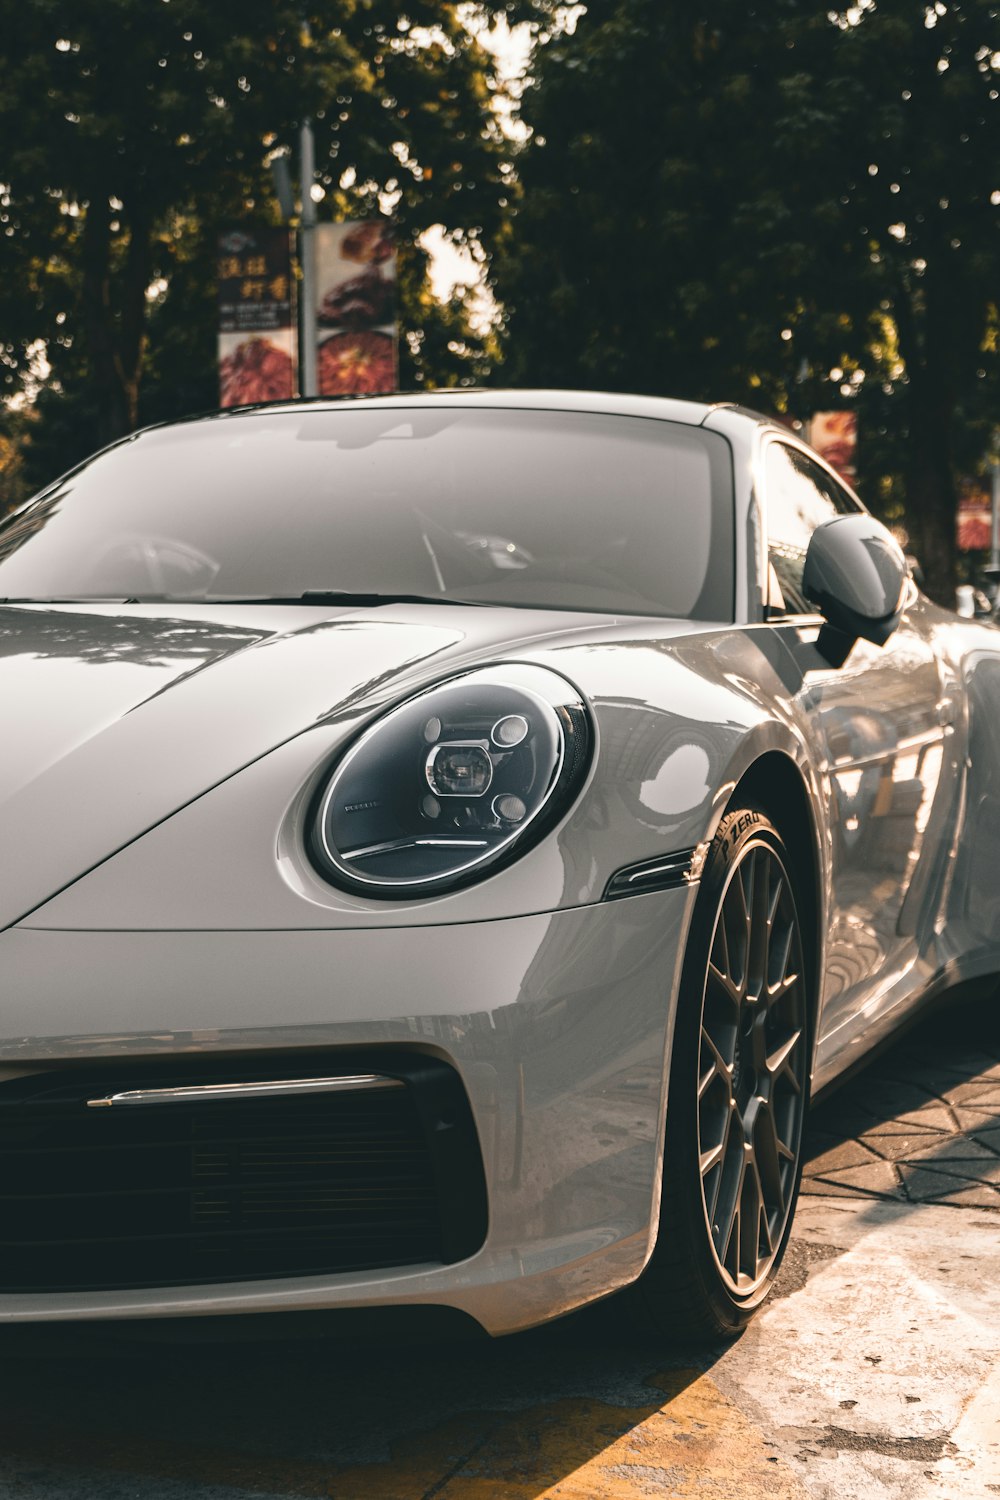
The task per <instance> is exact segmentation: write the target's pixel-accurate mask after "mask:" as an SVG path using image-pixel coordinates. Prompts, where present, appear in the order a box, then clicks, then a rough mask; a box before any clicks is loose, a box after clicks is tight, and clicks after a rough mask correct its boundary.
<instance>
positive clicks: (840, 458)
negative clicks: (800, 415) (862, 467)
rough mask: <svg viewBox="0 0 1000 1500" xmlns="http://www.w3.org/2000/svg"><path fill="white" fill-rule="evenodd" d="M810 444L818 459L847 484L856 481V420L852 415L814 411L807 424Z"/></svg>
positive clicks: (841, 412)
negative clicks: (823, 459) (822, 459)
mask: <svg viewBox="0 0 1000 1500" xmlns="http://www.w3.org/2000/svg"><path fill="white" fill-rule="evenodd" d="M809 441H810V443H811V444H812V446H813V447H814V448H815V449H816V452H817V453H818V454H819V455H820V457H821V458H825V459H826V461H827V463H828V464H829V465H830V468H831V469H833V470H835V471H836V473H838V474H839V475H840V477H841V479H846V480H847V483H848V484H854V483H855V482H856V480H857V477H858V470H857V452H858V418H857V413H856V412H853V411H817V412H814V413H813V417H812V420H811V422H810V423H809Z"/></svg>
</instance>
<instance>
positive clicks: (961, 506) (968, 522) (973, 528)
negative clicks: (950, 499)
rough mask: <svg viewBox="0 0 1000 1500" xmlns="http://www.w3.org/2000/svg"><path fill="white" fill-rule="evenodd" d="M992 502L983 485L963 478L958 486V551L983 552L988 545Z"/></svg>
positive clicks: (956, 538)
mask: <svg viewBox="0 0 1000 1500" xmlns="http://www.w3.org/2000/svg"><path fill="white" fill-rule="evenodd" d="M992 520H993V502H992V499H991V497H990V495H989V493H988V491H987V490H986V488H985V487H984V485H983V484H982V483H981V482H979V481H977V480H975V479H963V480H962V481H961V482H960V483H959V486H958V516H957V531H956V537H955V540H956V543H957V545H958V550H959V552H985V551H986V549H987V548H988V547H989V545H990V533H991V525H992Z"/></svg>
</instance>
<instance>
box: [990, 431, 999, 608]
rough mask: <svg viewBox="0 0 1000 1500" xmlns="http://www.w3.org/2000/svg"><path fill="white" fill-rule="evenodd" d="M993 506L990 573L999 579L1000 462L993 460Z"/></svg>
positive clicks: (991, 515) (991, 513)
mask: <svg viewBox="0 0 1000 1500" xmlns="http://www.w3.org/2000/svg"><path fill="white" fill-rule="evenodd" d="M992 473H993V506H992V510H991V512H990V572H991V573H992V574H993V577H994V579H998V578H1000V460H997V459H994V460H993V465H992Z"/></svg>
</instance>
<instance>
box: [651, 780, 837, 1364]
mask: <svg viewBox="0 0 1000 1500" xmlns="http://www.w3.org/2000/svg"><path fill="white" fill-rule="evenodd" d="M794 878H795V872H794V869H793V866H792V863H791V860H790V858H789V855H788V851H787V850H786V848H785V845H784V843H783V842H782V839H781V835H780V834H779V832H778V830H777V828H776V827H775V826H774V824H773V823H772V822H771V820H770V818H768V816H767V814H766V813H765V812H764V811H763V810H762V809H761V808H759V807H753V806H743V807H737V808H734V809H732V810H731V811H730V812H729V813H727V814H726V816H725V817H724V818H723V820H722V822H721V823H720V825H719V828H718V831H717V833H716V835H715V838H714V839H713V840H712V844H711V847H710V849H709V853H708V858H707V861H706V864H705V870H704V874H703V876H702V881H701V888H700V890H699V893H698V899H697V904H696V906H695V911H694V917H693V920H692V926H691V934H690V937H689V940H688V946H687V951H686V954H685V959H684V966H683V974H682V981H681V991H680V997H679V1001H678V1011H677V1020H676V1025H675V1031H674V1041H673V1050H672V1059H671V1066H670V1087H669V1091H668V1096H667V1129H666V1142H665V1150H664V1169H663V1190H662V1195H661V1206H660V1220H659V1230H658V1234H657V1239H656V1246H655V1249H654V1251H653V1255H652V1257H651V1259H650V1261H649V1264H648V1265H647V1267H646V1269H645V1271H644V1272H643V1274H642V1277H641V1278H640V1280H639V1282H638V1284H637V1287H636V1292H637V1295H638V1299H639V1301H640V1305H641V1312H642V1314H643V1315H644V1317H645V1319H646V1320H647V1322H648V1320H649V1319H652V1320H653V1322H654V1323H655V1325H656V1326H657V1328H658V1330H659V1331H660V1332H661V1333H663V1334H665V1335H667V1336H668V1337H687V1338H691V1337H694V1338H719V1337H720V1336H721V1337H729V1338H731V1337H734V1336H735V1335H737V1334H739V1333H741V1332H742V1331H743V1329H744V1328H745V1327H746V1325H747V1324H748V1323H749V1321H750V1319H751V1318H752V1317H753V1315H754V1313H755V1312H756V1311H757V1309H758V1308H759V1307H760V1306H761V1304H762V1303H763V1302H764V1300H765V1299H766V1298H767V1296H768V1293H769V1292H770V1290H771V1287H772V1286H773V1284H774V1279H775V1276H776V1274H777V1271H778V1267H779V1265H780V1264H781V1257H782V1255H783V1254H784V1251H785V1246H786V1245H787V1243H788V1238H789V1235H790V1233H791V1227H792V1216H793V1213H794V1209H795V1202H796V1198H797V1196H798V1191H799V1181H800V1178H801V1175H802V1126H803V1120H804V1117H805V1112H806V1108H807V1106H808V1094H809V1072H810V1057H811V1011H812V1007H811V1005H810V994H809V989H810V985H809V980H808V974H807V970H806V966H805V958H804V949H805V944H804V942H803V933H802V926H801V921H800V918H799V912H798V907H797V905H796V901H795V894H794V884H793V882H794Z"/></svg>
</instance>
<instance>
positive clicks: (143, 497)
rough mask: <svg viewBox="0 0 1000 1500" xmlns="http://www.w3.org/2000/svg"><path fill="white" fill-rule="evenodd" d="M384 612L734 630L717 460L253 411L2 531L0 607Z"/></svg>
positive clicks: (129, 462)
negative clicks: (358, 603)
mask: <svg viewBox="0 0 1000 1500" xmlns="http://www.w3.org/2000/svg"><path fill="white" fill-rule="evenodd" d="M336 591H344V592H345V593H351V594H357V593H365V594H369V593H370V594H372V595H376V594H377V595H380V596H382V597H392V596H394V595H398V594H405V595H409V596H414V595H419V596H426V597H429V598H440V599H442V600H446V599H449V598H451V599H456V600H458V599H461V600H472V601H476V602H482V603H491V604H493V603H495V604H511V605H519V606H527V605H537V606H539V607H542V608H556V609H574V610H596V611H607V612H615V613H625V612H627V613H638V614H656V615H672V616H680V617H687V618H693V619H707V620H720V621H723V620H730V619H732V607H733V501H732V463H731V458H730V455H729V449H728V446H727V444H726V443H725V441H724V440H723V439H722V438H721V437H719V436H718V435H717V434H713V433H707V432H704V431H702V430H701V429H700V428H696V427H686V426H682V425H680V424H676V423H671V422H661V421H656V420H651V419H648V418H641V417H619V416H604V415H591V414H583V413H577V412H560V411H535V410H526V411H521V410H510V409H507V408H485V407H478V406H477V407H466V408H465V409H464V410H463V409H460V408H458V407H457V406H456V407H445V406H434V407H429V406H428V407H423V408H417V407H416V406H414V407H368V408H357V407H355V408H340V409H336V410H330V409H323V408H305V409H302V410H300V411H294V410H292V411H290V410H289V409H288V408H284V409H278V410H274V411H256V412H247V413H244V414H240V415H237V416H231V417H225V418H222V419H218V420H206V421H200V422H191V423H183V424H180V425H178V426H174V427H165V428H159V429H154V430H152V431H150V432H146V433H143V434H141V435H140V436H139V437H138V438H136V439H134V440H133V441H131V442H127V443H124V444H121V445H120V446H118V447H116V448H114V449H111V450H110V451H108V452H106V453H104V454H101V455H99V456H98V457H97V458H95V459H92V460H91V461H90V462H89V463H87V464H85V465H84V466H83V467H82V468H80V469H78V470H77V471H75V472H74V473H72V474H70V475H68V476H67V477H66V478H65V479H63V480H61V481H60V482H59V483H58V484H57V485H55V486H54V487H52V488H51V489H50V490H48V491H47V492H45V493H43V494H42V495H41V496H40V497H39V498H38V499H36V500H34V501H33V502H31V503H30V504H29V505H28V506H26V507H24V508H22V509H21V510H20V511H19V512H18V513H17V514H16V515H14V516H12V517H9V518H8V519H7V520H6V522H4V523H3V524H2V525H0V598H4V599H39V600H41V599H81V600H86V599H100V598H103V599H131V598H137V599H149V598H157V599H169V600H196V599H220V600H230V599H240V598H255V599H262V598H279V597H280V598H298V597H299V596H300V595H302V594H307V593H313V594H320V593H334V592H336Z"/></svg>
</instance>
